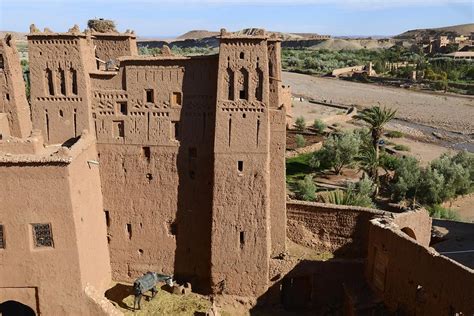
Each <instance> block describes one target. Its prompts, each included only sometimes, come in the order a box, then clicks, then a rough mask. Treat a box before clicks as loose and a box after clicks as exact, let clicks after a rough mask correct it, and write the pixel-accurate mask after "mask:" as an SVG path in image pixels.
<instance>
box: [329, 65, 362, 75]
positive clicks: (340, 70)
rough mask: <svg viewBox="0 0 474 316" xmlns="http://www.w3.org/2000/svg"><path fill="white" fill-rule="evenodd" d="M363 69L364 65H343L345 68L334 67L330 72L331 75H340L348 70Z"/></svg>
mask: <svg viewBox="0 0 474 316" xmlns="http://www.w3.org/2000/svg"><path fill="white" fill-rule="evenodd" d="M364 69H365V65H363V66H352V67H345V68H338V69H334V70H333V71H332V72H331V75H332V76H334V77H337V76H340V75H342V74H345V73H348V72H353V71H362V70H364Z"/></svg>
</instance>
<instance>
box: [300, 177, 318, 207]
mask: <svg viewBox="0 0 474 316" xmlns="http://www.w3.org/2000/svg"><path fill="white" fill-rule="evenodd" d="M296 195H297V197H298V198H299V199H302V200H304V201H314V200H315V198H316V185H315V184H314V182H313V176H312V175H310V174H307V175H306V176H305V177H304V179H303V180H300V181H298V182H297V183H296Z"/></svg>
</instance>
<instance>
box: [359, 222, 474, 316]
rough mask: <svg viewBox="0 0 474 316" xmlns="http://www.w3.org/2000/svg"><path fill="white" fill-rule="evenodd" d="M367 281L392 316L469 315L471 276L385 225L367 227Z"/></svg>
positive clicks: (472, 294) (472, 273)
mask: <svg viewBox="0 0 474 316" xmlns="http://www.w3.org/2000/svg"><path fill="white" fill-rule="evenodd" d="M368 252H369V253H368V259H367V265H366V278H367V281H368V282H369V284H370V285H371V286H372V288H373V289H374V290H375V291H376V292H377V293H378V294H380V295H381V297H382V298H383V300H384V302H385V304H386V305H387V306H388V307H389V309H390V310H392V311H398V312H401V313H403V314H406V315H455V314H458V313H462V314H463V315H472V314H473V313H474V304H473V302H474V271H473V270H472V269H469V268H467V267H465V266H462V265H460V264H459V263H457V262H455V261H452V260H451V259H448V258H446V257H444V256H441V255H439V254H438V253H436V252H435V251H434V250H431V249H430V248H427V247H424V246H423V245H421V244H420V243H418V242H417V241H416V240H414V239H413V238H411V237H409V236H407V235H406V234H405V233H403V232H401V231H400V227H398V226H397V225H393V224H391V223H390V222H389V221H386V220H373V221H371V223H370V226H369V245H368Z"/></svg>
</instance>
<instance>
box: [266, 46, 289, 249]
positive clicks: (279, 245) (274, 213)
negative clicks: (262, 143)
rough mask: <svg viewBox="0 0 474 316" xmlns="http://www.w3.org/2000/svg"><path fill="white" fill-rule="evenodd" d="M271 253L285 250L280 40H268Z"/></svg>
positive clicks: (283, 125) (284, 139)
mask: <svg viewBox="0 0 474 316" xmlns="http://www.w3.org/2000/svg"><path fill="white" fill-rule="evenodd" d="M267 47H268V76H269V85H270V87H269V102H270V104H269V115H270V117H269V120H270V153H269V155H270V197H269V198H270V226H271V229H270V231H271V255H272V256H277V255H279V254H280V253H282V252H284V251H285V250H286V181H285V179H286V178H285V168H286V161H285V151H286V124H285V123H286V114H285V105H284V102H285V100H284V99H282V97H281V96H282V92H281V91H282V85H281V43H280V42H279V41H277V40H274V39H270V40H268V45H267Z"/></svg>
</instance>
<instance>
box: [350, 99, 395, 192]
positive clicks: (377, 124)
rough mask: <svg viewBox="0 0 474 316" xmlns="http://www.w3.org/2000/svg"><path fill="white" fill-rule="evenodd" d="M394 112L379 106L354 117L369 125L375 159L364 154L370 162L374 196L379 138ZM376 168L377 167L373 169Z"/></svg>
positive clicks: (376, 180)
mask: <svg viewBox="0 0 474 316" xmlns="http://www.w3.org/2000/svg"><path fill="white" fill-rule="evenodd" d="M396 112H397V111H396V110H391V109H387V108H383V109H382V108H380V107H379V106H373V107H371V108H368V109H364V110H362V111H361V112H360V113H359V114H357V115H356V116H355V117H356V118H357V119H359V120H362V121H364V122H365V123H367V124H368V125H369V128H370V133H371V136H372V147H373V149H374V150H375V157H370V156H373V154H372V152H368V153H366V155H367V157H366V158H368V159H369V161H370V163H369V165H370V172H371V173H372V178H373V179H374V180H375V186H376V189H375V194H376V195H377V194H378V190H379V172H378V165H379V157H380V152H379V142H380V138H381V137H382V135H383V130H384V126H385V124H387V123H388V122H389V121H390V120H391V119H393V118H394V116H395V114H396ZM375 166H377V167H375Z"/></svg>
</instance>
